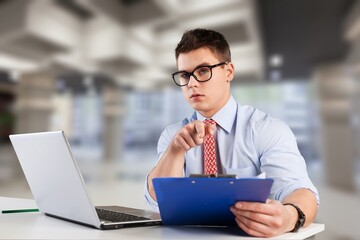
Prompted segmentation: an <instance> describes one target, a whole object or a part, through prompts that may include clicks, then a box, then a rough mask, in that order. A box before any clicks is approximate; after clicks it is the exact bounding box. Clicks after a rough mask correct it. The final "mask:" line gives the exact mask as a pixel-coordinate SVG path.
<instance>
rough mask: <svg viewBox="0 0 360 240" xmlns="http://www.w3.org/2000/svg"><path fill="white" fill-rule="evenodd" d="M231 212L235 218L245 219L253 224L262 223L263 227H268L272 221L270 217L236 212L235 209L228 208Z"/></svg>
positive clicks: (250, 212)
mask: <svg viewBox="0 0 360 240" xmlns="http://www.w3.org/2000/svg"><path fill="white" fill-rule="evenodd" d="M230 210H231V212H232V213H233V214H234V215H235V216H236V217H237V218H241V219H242V218H246V219H250V220H252V221H255V222H259V223H263V224H264V225H270V224H271V223H272V221H273V220H274V217H273V216H271V215H267V214H263V213H258V212H253V211H248V210H238V209H236V208H233V207H232V208H230Z"/></svg>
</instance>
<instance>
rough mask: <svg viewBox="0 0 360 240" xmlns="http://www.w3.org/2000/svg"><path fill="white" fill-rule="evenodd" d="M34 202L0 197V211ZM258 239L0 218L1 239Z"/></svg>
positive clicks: (29, 216) (313, 230) (303, 234)
mask: <svg viewBox="0 0 360 240" xmlns="http://www.w3.org/2000/svg"><path fill="white" fill-rule="evenodd" d="M34 206H36V204H35V202H34V201H33V200H29V199H15V198H4V197H0V208H1V210H3V209H12V208H32V207H34ZM322 231H324V225H323V224H316V223H314V224H312V225H310V226H309V227H306V228H304V229H302V230H300V231H299V232H298V233H286V234H283V235H281V236H278V237H276V238H274V239H306V238H308V237H311V236H314V235H316V234H317V233H319V232H322ZM204 237H206V238H207V239H222V240H223V239H235V238H236V239H259V238H251V237H246V236H243V235H241V233H240V231H238V230H235V229H228V228H205V227H204V228H201V227H180V226H176V227H175V226H174V227H173V226H153V227H137V228H126V229H119V230H107V231H101V230H97V229H93V228H89V227H86V226H82V225H78V224H74V223H70V222H66V221H62V220H58V219H55V218H51V217H47V216H45V215H43V214H42V213H39V212H33V213H12V214H0V239H54V238H56V239H199V238H204Z"/></svg>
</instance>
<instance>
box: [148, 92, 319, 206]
mask: <svg viewBox="0 0 360 240" xmlns="http://www.w3.org/2000/svg"><path fill="white" fill-rule="evenodd" d="M204 119H205V117H204V116H202V115H201V114H200V113H199V112H194V114H193V115H192V116H191V117H190V118H186V119H184V120H183V121H182V122H179V123H176V124H173V125H170V126H168V127H167V128H166V129H165V130H164V131H163V132H162V134H161V137H160V139H159V142H158V147H157V152H158V160H159V159H160V158H161V156H162V155H163V153H164V152H165V151H166V149H167V147H168V146H169V144H170V142H171V140H172V138H173V137H174V135H175V134H176V133H177V132H178V131H179V130H180V129H181V128H182V127H183V126H185V125H186V124H188V123H190V122H192V121H194V120H201V121H203V120H204ZM212 119H213V120H215V121H216V123H217V129H216V133H215V139H216V142H217V149H216V150H217V151H216V154H217V159H218V160H219V161H218V171H219V173H223V174H235V175H236V176H237V177H238V178H246V177H255V176H257V175H259V174H261V173H265V174H266V177H268V178H273V179H274V184H273V187H272V189H271V195H270V198H273V199H276V200H279V201H281V200H282V199H284V198H285V197H286V196H287V195H289V194H290V193H291V192H293V191H294V190H296V189H300V188H307V189H310V190H311V191H312V192H313V193H314V194H315V196H316V199H317V201H318V203H319V195H318V192H317V189H316V188H315V186H314V185H313V184H312V182H311V180H310V179H309V177H308V174H307V170H306V163H305V161H304V158H303V157H302V156H301V154H300V152H299V149H298V147H297V142H296V139H295V136H294V134H293V133H292V131H291V130H290V128H289V127H288V126H287V125H286V124H285V123H284V122H283V121H281V120H278V119H274V118H272V117H270V116H269V115H268V114H266V113H264V112H261V111H259V110H258V109H255V108H253V107H251V106H242V105H240V104H239V103H238V102H237V101H236V100H235V99H234V98H233V97H232V96H231V97H230V99H229V101H228V102H227V103H226V105H225V106H224V107H223V108H222V109H220V111H218V112H217V113H216V114H215V115H214V116H213V117H212ZM202 159H203V147H202V145H200V146H197V147H195V148H192V149H190V150H189V151H187V152H186V153H185V165H184V176H186V177H188V176H190V174H194V173H203V160H202ZM146 179H147V178H146ZM146 181H147V180H146ZM145 199H146V202H147V204H148V205H149V206H150V207H151V208H152V209H153V210H155V211H158V205H157V203H156V202H155V201H154V200H153V199H152V197H151V196H150V194H149V192H148V189H147V182H145Z"/></svg>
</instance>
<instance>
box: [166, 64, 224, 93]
mask: <svg viewBox="0 0 360 240" xmlns="http://www.w3.org/2000/svg"><path fill="white" fill-rule="evenodd" d="M224 64H228V62H221V63H218V64H215V65H211V66H200V67H197V68H195V70H194V71H192V72H186V71H179V72H175V73H173V74H171V76H172V78H173V80H174V82H175V84H176V85H178V86H180V87H183V86H186V85H188V84H189V81H190V77H191V76H193V77H194V78H195V80H196V81H198V82H207V81H209V80H210V79H211V77H212V69H213V68H214V67H218V66H221V65H224Z"/></svg>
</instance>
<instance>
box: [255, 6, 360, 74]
mask: <svg viewBox="0 0 360 240" xmlns="http://www.w3.org/2000/svg"><path fill="white" fill-rule="evenodd" d="M354 3H355V1H354V0H326V1H323V0H292V1H289V0H258V1H257V6H258V12H259V20H260V26H261V30H262V31H261V32H262V39H263V46H264V55H265V59H266V64H265V72H266V74H265V76H266V77H267V79H271V78H272V76H271V75H272V74H271V73H272V71H279V72H280V74H281V78H280V80H281V79H309V78H310V76H311V74H312V70H313V67H314V66H316V64H318V63H321V62H328V61H337V60H339V59H342V58H344V56H345V54H346V53H347V49H348V46H347V43H346V42H345V40H344V30H345V29H344V25H345V18H346V16H347V14H348V12H349V10H350V9H351V7H352V6H353V5H354ZM273 55H281V56H282V58H283V64H282V66H280V67H271V66H270V64H269V59H270V58H271V56H273Z"/></svg>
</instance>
